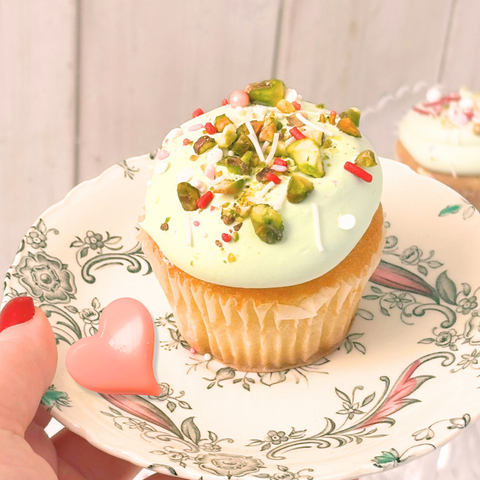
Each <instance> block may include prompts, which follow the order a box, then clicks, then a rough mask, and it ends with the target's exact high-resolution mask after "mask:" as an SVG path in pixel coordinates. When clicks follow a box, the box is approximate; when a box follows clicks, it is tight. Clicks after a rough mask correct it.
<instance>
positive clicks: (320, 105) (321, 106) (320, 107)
mask: <svg viewBox="0 0 480 480" xmlns="http://www.w3.org/2000/svg"><path fill="white" fill-rule="evenodd" d="M315 106H316V107H317V108H318V109H322V108H325V104H324V103H317V105H315Z"/></svg>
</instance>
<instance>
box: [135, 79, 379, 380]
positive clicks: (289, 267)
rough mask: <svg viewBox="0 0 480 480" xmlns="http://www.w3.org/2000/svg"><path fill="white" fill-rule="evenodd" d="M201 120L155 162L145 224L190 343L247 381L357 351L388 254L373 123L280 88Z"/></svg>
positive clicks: (241, 97)
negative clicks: (349, 346)
mask: <svg viewBox="0 0 480 480" xmlns="http://www.w3.org/2000/svg"><path fill="white" fill-rule="evenodd" d="M193 117H194V118H193V119H192V120H190V121H188V122H186V123H185V124H183V125H182V126H181V127H180V128H176V129H174V130H172V131H171V132H170V133H169V134H168V135H167V137H166V139H165V140H164V142H163V145H162V148H161V149H159V150H158V151H157V152H155V153H154V154H152V155H151V157H152V159H153V162H152V168H153V175H152V179H151V182H149V186H148V189H147V193H146V200H145V214H144V217H143V218H142V220H141V222H140V224H141V233H140V240H141V242H142V245H143V250H144V252H145V255H146V256H147V258H148V259H149V260H150V262H151V264H152V268H153V270H154V272H155V274H156V276H157V278H158V280H159V282H160V284H161V286H162V289H163V291H164V292H165V295H166V297H167V299H168V301H169V303H170V305H171V307H172V309H173V312H174V314H175V317H176V320H177V326H178V328H179V330H180V333H181V334H182V336H183V337H184V338H185V340H186V341H187V342H188V343H189V344H190V345H191V346H192V347H193V348H194V349H195V350H196V351H197V352H198V353H202V354H204V353H209V354H211V355H212V356H213V357H214V358H216V359H217V360H219V361H220V362H222V363H223V364H225V365H229V366H232V367H234V368H235V369H237V370H243V371H256V372H269V371H275V370H284V369H287V368H294V367H298V366H302V365H306V364H310V363H314V362H315V361H317V360H319V359H320V358H322V357H323V356H325V355H327V354H328V353H330V352H331V351H333V350H335V349H336V348H338V346H339V345H340V344H341V343H342V341H343V340H344V339H345V337H346V335H347V333H348V331H349V328H350V326H351V323H352V321H353V318H354V316H355V311H356V309H357V306H358V303H359V301H360V298H361V295H362V291H363V289H364V286H365V284H366V282H367V281H368V279H369V277H370V275H371V274H372V273H373V271H374V269H375V268H376V266H377V265H378V262H379V261H380V256H381V250H382V247H383V240H384V237H383V213H382V208H381V205H380V195H381V192H382V171H381V167H380V165H379V163H378V158H377V156H376V155H375V153H374V151H373V148H372V146H371V144H370V143H369V142H368V140H366V139H365V137H363V136H362V134H361V133H360V130H359V123H360V112H359V110H358V109H355V108H351V109H348V110H347V111H345V112H342V113H340V114H337V113H336V112H335V111H330V110H328V109H326V108H324V105H314V104H311V103H308V102H305V101H303V100H302V97H301V96H299V95H297V93H296V91H295V90H293V89H286V88H285V85H284V84H283V82H282V81H280V80H269V81H264V82H260V83H255V84H252V85H249V86H248V87H247V88H246V89H245V91H235V92H233V94H232V95H231V96H230V102H228V101H227V100H224V101H223V102H222V106H221V107H220V108H217V109H215V110H212V111H210V112H208V113H204V112H203V111H202V110H201V109H197V110H195V112H194V113H193Z"/></svg>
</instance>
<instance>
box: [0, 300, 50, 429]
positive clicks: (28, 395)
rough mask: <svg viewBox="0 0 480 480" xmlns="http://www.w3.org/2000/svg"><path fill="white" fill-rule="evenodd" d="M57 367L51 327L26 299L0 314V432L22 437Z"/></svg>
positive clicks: (8, 304) (10, 304)
mask: <svg viewBox="0 0 480 480" xmlns="http://www.w3.org/2000/svg"><path fill="white" fill-rule="evenodd" d="M56 366H57V348H56V345H55V338H54V335H53V332H52V327H51V326H50V323H49V322H48V320H47V317H46V316H45V314H44V313H43V312H42V311H41V310H40V309H39V308H35V307H34V305H33V300H32V299H31V298H30V297H17V298H14V299H13V300H10V302H8V303H7V304H6V305H5V307H4V308H3V310H2V311H1V312H0V392H1V395H0V430H1V429H4V430H9V431H11V432H13V433H16V434H17V435H21V436H23V435H24V433H25V430H26V429H27V427H28V425H29V424H30V422H31V421H32V419H33V417H34V416H35V413H36V411H37V408H38V405H39V403H40V400H41V398H42V396H43V394H44V393H45V391H46V390H47V388H48V387H49V386H50V384H51V383H52V380H53V376H54V374H55V369H56Z"/></svg>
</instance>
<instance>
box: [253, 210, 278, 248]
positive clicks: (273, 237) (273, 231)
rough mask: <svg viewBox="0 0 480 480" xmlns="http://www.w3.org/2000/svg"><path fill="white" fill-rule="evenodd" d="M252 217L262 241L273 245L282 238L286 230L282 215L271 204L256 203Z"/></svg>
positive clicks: (256, 231) (254, 226)
mask: <svg viewBox="0 0 480 480" xmlns="http://www.w3.org/2000/svg"><path fill="white" fill-rule="evenodd" d="M250 217H251V219H252V225H253V229H254V230H255V233H256V235H257V237H258V238H259V239H260V240H261V241H262V242H265V243H268V244H270V245H271V244H274V243H277V242H279V241H280V240H282V238H283V230H284V226H283V219H282V216H281V215H280V214H279V213H278V212H277V211H276V210H275V209H273V208H272V207H271V206H270V205H265V204H260V205H255V206H254V207H253V208H252V213H251V215H250Z"/></svg>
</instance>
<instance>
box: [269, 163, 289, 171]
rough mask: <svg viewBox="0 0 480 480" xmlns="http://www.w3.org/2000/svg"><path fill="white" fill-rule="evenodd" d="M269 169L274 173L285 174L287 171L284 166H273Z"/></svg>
mask: <svg viewBox="0 0 480 480" xmlns="http://www.w3.org/2000/svg"><path fill="white" fill-rule="evenodd" d="M270 168H271V169H272V170H275V171H276V172H286V171H287V167H285V166H284V165H275V164H273V165H272V166H271V167H270Z"/></svg>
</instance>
